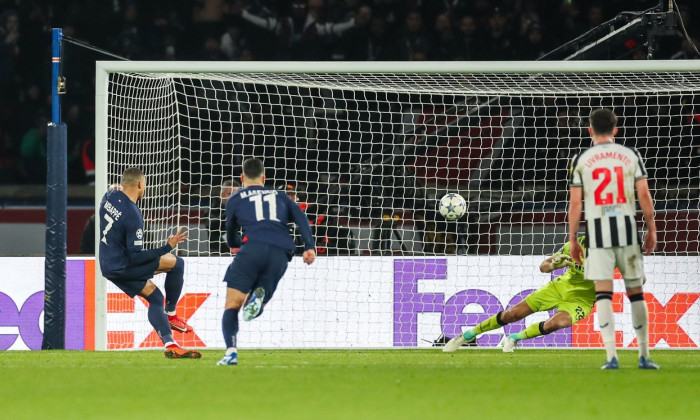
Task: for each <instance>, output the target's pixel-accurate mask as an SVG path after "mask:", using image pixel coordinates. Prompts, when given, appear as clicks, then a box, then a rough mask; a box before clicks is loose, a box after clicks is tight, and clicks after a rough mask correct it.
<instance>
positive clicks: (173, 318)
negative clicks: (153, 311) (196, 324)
mask: <svg viewBox="0 0 700 420" xmlns="http://www.w3.org/2000/svg"><path fill="white" fill-rule="evenodd" d="M168 321H169V322H170V328H172V329H173V330H175V331H180V332H183V333H188V332H192V331H194V329H193V328H192V327H190V326H189V325H187V323H186V322H185V321H183V320H181V319H180V318H179V317H178V316H177V315H168Z"/></svg>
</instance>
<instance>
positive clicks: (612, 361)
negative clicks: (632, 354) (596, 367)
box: [600, 357, 620, 370]
mask: <svg viewBox="0 0 700 420" xmlns="http://www.w3.org/2000/svg"><path fill="white" fill-rule="evenodd" d="M600 368H601V369H602V370H615V369H620V365H619V364H618V363H617V357H613V358H612V359H610V361H609V362H605V364H604V365H603V366H601V367H600Z"/></svg>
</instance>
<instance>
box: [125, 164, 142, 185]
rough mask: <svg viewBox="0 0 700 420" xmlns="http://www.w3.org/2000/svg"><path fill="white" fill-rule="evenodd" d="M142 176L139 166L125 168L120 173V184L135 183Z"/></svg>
mask: <svg viewBox="0 0 700 420" xmlns="http://www.w3.org/2000/svg"><path fill="white" fill-rule="evenodd" d="M143 178H144V175H143V172H141V169H139V168H126V169H125V170H124V172H123V173H122V185H124V186H127V185H136V184H138V183H139V181H141V180H142V179H143Z"/></svg>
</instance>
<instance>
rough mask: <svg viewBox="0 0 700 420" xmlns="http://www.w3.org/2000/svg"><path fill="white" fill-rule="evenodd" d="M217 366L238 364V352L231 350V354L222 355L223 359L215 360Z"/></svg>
mask: <svg viewBox="0 0 700 420" xmlns="http://www.w3.org/2000/svg"><path fill="white" fill-rule="evenodd" d="M216 364H217V365H218V366H234V365H237V364H238V353H237V352H233V353H231V354H227V355H225V356H224V358H223V359H221V360H219V361H218V362H216Z"/></svg>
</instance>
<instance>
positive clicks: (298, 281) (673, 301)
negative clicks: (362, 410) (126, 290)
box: [95, 60, 700, 350]
mask: <svg viewBox="0 0 700 420" xmlns="http://www.w3.org/2000/svg"><path fill="white" fill-rule="evenodd" d="M95 99H96V105H95V107H96V108H95V136H96V174H95V186H96V188H95V208H96V209H98V207H99V204H100V201H101V198H102V196H103V194H104V192H105V191H106V189H107V186H108V185H110V184H113V183H115V182H118V181H119V175H120V174H121V171H122V170H123V169H124V168H125V167H127V166H139V167H140V168H141V169H142V170H144V172H145V173H146V175H147V177H148V188H147V192H146V197H145V198H144V200H142V203H140V208H141V209H142V211H143V213H144V219H145V231H146V232H145V236H146V237H145V238H144V244H145V247H146V248H153V247H156V246H160V245H161V244H162V243H163V242H164V241H165V240H166V238H167V235H168V233H171V232H172V228H174V227H175V226H184V227H186V228H188V229H189V230H190V232H191V235H190V239H189V240H188V242H187V243H185V244H183V245H182V246H181V247H180V248H179V249H178V250H177V252H178V254H179V255H182V256H183V257H185V259H186V274H185V286H184V289H183V297H182V299H181V302H180V304H179V306H178V311H181V312H180V313H181V316H183V317H185V318H188V319H189V322H190V323H191V324H192V325H193V326H194V328H195V334H192V335H188V336H184V335H178V334H176V337H175V338H176V339H178V340H179V341H180V342H181V343H182V344H184V345H186V346H190V347H222V346H223V341H222V338H221V333H220V331H221V330H220V317H221V314H222V311H223V301H222V299H223V295H224V293H225V286H224V285H223V284H222V283H221V280H222V277H223V273H224V271H225V269H226V267H227V266H228V264H229V263H230V261H231V258H232V257H231V256H230V254H228V253H227V251H226V247H225V246H224V245H222V241H223V242H225V238H222V235H221V234H222V233H223V232H221V230H222V229H223V228H222V226H223V225H222V223H221V217H222V216H221V208H222V200H223V201H225V199H226V195H227V194H228V193H229V192H230V189H229V187H228V185H225V184H224V183H225V181H231V180H235V179H236V178H237V177H238V176H239V175H240V163H241V162H242V160H243V159H244V158H247V157H250V156H256V157H260V158H262V159H263V160H264V162H265V164H266V175H267V178H268V185H269V186H271V187H275V188H281V189H284V190H285V191H287V193H288V194H290V195H291V194H293V195H294V197H295V199H297V201H299V202H300V203H302V205H303V207H304V208H305V209H306V211H307V214H308V215H309V218H310V222H311V223H312V225H313V229H314V232H315V235H316V238H317V246H318V247H319V250H320V255H319V258H318V260H317V263H316V264H314V265H312V266H309V267H304V266H303V264H301V263H299V261H297V260H298V259H296V258H295V260H294V261H293V262H292V263H291V264H290V268H289V270H288V272H287V274H286V275H285V278H284V279H283V281H282V282H281V284H280V287H279V289H278V290H277V292H276V294H275V297H274V299H273V300H272V302H271V303H270V306H269V308H266V311H265V315H264V316H263V317H261V318H260V319H259V320H256V321H254V322H253V323H250V324H248V323H246V324H244V325H243V326H242V330H241V334H240V336H239V337H240V338H239V343H240V345H241V347H261V348H268V347H287V348H289V347H291V348H302V347H312V348H350V347H361V348H385V347H421V346H429V345H431V344H432V341H433V340H435V339H437V338H438V337H439V336H441V335H446V336H448V337H449V336H454V335H455V334H457V333H459V331H461V328H462V327H463V326H466V325H473V324H474V323H476V322H480V321H482V320H483V319H485V318H487V317H488V316H490V315H493V314H495V313H496V312H498V311H499V310H503V309H504V308H506V307H507V306H508V305H509V304H513V303H515V302H517V301H519V300H521V299H522V298H523V297H524V296H525V295H526V294H527V292H528V291H531V290H533V289H536V288H537V287H539V286H541V285H542V284H544V283H546V282H547V281H549V280H551V278H552V275H550V274H542V273H540V272H539V268H538V267H539V263H540V262H541V261H542V259H543V258H544V256H546V255H549V254H551V253H553V252H555V251H556V250H557V249H558V248H559V247H560V246H561V245H563V243H564V242H565V241H566V240H567V239H568V238H567V236H566V231H567V224H566V203H567V198H568V196H567V193H568V185H567V171H568V164H569V159H570V157H571V156H572V155H573V154H574V153H578V152H579V151H580V150H581V149H582V148H585V147H588V145H589V144H590V141H589V138H588V135H587V133H586V132H585V129H586V127H587V117H588V114H589V113H590V111H591V110H592V109H594V108H596V107H602V106H605V107H611V108H612V109H614V110H615V112H616V113H617V114H618V116H619V118H620V134H619V135H618V141H620V142H622V143H624V144H626V145H630V146H633V147H636V148H637V149H638V150H640V153H641V154H642V155H643V157H644V159H645V161H646V164H647V168H648V170H649V174H650V186H651V190H652V194H653V196H654V198H655V200H656V204H657V205H656V210H657V214H658V224H659V226H658V229H659V248H658V250H657V252H656V253H655V255H653V256H652V257H649V258H647V259H645V267H646V270H647V273H648V277H649V283H648V285H647V286H646V287H645V290H646V291H647V292H648V295H647V296H648V297H647V301H648V302H650V312H651V313H652V315H651V322H652V327H651V331H652V332H651V343H650V344H651V345H652V346H655V347H678V348H697V347H698V346H700V294H698V293H697V291H698V290H700V279H699V277H700V276H699V275H698V274H700V256H699V255H700V254H699V251H698V231H699V230H700V204H699V203H700V198H699V196H700V193H699V192H698V191H699V188H700V174H699V169H698V165H700V61H697V60H685V61H570V62H560V61H557V62H166V61H160V62H150V61H142V62H139V61H136V62H131V61H98V62H97V66H96V96H95ZM447 192H456V193H460V194H461V195H462V196H464V198H465V199H466V200H467V213H466V214H465V216H464V217H462V218H461V219H460V220H458V221H456V222H447V221H445V220H444V219H441V217H440V215H439V213H437V211H436V203H437V199H438V198H439V197H440V196H441V195H443V194H445V193H447ZM100 233H101V232H100V231H99V222H98V223H96V235H95V240H96V244H97V246H96V251H97V252H99V240H100ZM95 271H96V279H95V281H96V284H95V318H96V319H95V329H96V332H95V348H96V349H98V350H105V349H119V348H122V349H129V348H150V347H156V346H158V344H159V343H158V342H157V337H154V334H153V332H152V329H151V328H150V326H149V325H148V321H147V318H146V315H145V314H146V309H145V306H144V304H143V303H142V302H141V301H140V300H139V299H136V300H129V299H125V297H126V295H122V294H120V292H119V291H118V289H116V288H115V287H114V286H113V285H112V284H110V283H109V282H107V281H106V280H105V279H104V278H102V277H101V275H100V270H99V261H98V262H97V268H96V270H95ZM160 277H163V276H156V278H155V279H154V281H155V282H156V284H158V285H159V286H162V281H163V279H162V278H160ZM617 283H620V282H617ZM616 287H620V289H619V290H618V289H616V292H621V291H622V288H621V285H620V284H616ZM614 307H615V311H616V312H624V313H625V314H628V313H629V302H628V301H627V300H626V297H624V296H623V294H622V293H616V296H615V299H614ZM594 316H595V315H591V316H590V317H589V318H588V319H587V320H584V321H581V322H580V323H579V324H577V325H575V326H574V327H573V328H571V329H567V330H562V331H560V332H557V333H555V334H552V335H551V336H547V337H543V338H538V339H535V340H532V342H531V343H529V344H525V343H523V344H524V345H531V346H533V347H552V346H554V347H598V346H600V345H601V343H600V342H599V338H598V333H597V332H596V331H595V324H594V323H593V319H594ZM546 317H547V315H546V314H536V315H532V316H531V317H528V318H527V319H526V320H525V322H526V323H527V324H530V323H532V322H537V321H541V320H543V319H545V318H546ZM619 321H621V322H620V326H619V331H620V333H619V337H618V340H619V342H620V343H619V344H620V345H621V346H625V347H630V346H634V345H635V342H634V334H633V331H632V327H631V325H629V316H628V315H625V316H622V317H620V318H619ZM525 322H520V323H517V325H516V324H513V325H511V326H508V327H507V328H506V331H507V332H511V329H512V331H516V330H517V329H518V328H522V326H523V325H524V324H525ZM654 323H656V324H654ZM500 334H502V330H501V331H498V332H494V333H492V334H485V335H484V336H483V337H482V338H481V339H480V341H479V345H480V346H483V347H493V346H495V345H496V343H497V342H498V341H499V339H500Z"/></svg>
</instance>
